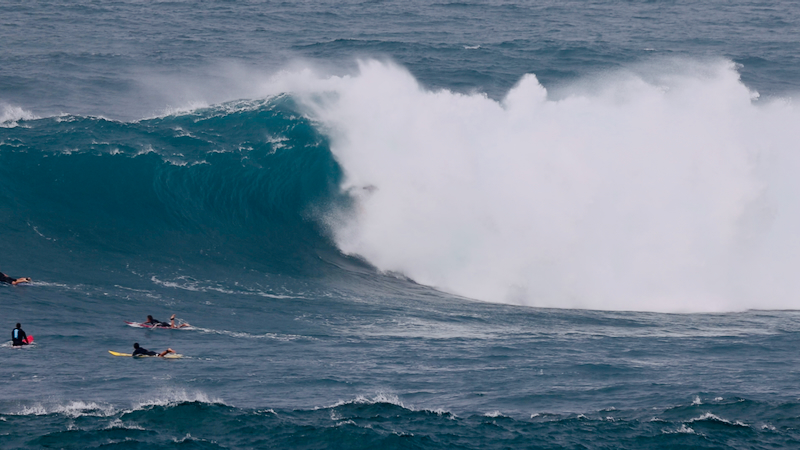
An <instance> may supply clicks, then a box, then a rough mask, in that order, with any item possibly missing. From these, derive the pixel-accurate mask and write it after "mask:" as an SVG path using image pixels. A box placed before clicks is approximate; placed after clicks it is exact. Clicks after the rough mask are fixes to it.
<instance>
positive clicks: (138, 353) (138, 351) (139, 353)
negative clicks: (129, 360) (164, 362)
mask: <svg viewBox="0 0 800 450" xmlns="http://www.w3.org/2000/svg"><path fill="white" fill-rule="evenodd" d="M157 354H158V353H156V352H151V351H150V350H148V349H146V348H142V347H139V348H135V349H133V353H132V354H131V356H156V355H157Z"/></svg>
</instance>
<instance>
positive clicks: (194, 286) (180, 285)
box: [150, 276, 304, 299]
mask: <svg viewBox="0 0 800 450" xmlns="http://www.w3.org/2000/svg"><path fill="white" fill-rule="evenodd" d="M150 280H151V281H152V282H153V283H155V284H157V285H159V286H164V287H169V288H175V289H183V290H186V291H193V292H209V291H213V292H219V293H222V294H235V295H255V296H258V297H268V298H276V299H290V298H304V297H302V296H297V295H280V294H271V293H268V292H263V291H260V290H255V289H244V288H243V289H241V290H233V289H229V288H225V287H220V286H216V285H214V284H213V283H214V282H213V281H205V282H201V281H198V280H193V279H190V278H188V277H178V278H177V280H176V281H163V280H160V279H158V277H156V276H152V277H150Z"/></svg>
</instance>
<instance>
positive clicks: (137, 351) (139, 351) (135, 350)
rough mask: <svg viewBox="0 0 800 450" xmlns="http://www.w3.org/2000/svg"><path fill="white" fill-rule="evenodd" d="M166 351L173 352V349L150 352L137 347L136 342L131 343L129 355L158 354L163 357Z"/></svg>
mask: <svg viewBox="0 0 800 450" xmlns="http://www.w3.org/2000/svg"><path fill="white" fill-rule="evenodd" d="M167 353H175V350H173V349H171V348H168V349H166V350H164V351H163V352H161V353H156V352H151V351H150V350H148V349H146V348H143V347H139V343H138V342H136V343H135V344H133V353H131V356H159V357H161V358H163V357H164V355H166V354H167Z"/></svg>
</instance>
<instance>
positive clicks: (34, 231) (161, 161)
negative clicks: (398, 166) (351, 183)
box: [0, 96, 344, 275]
mask: <svg viewBox="0 0 800 450" xmlns="http://www.w3.org/2000/svg"><path fill="white" fill-rule="evenodd" d="M340 179H341V170H340V169H339V166H338V165H337V164H336V163H335V161H334V160H333V157H332V155H331V154H330V151H329V149H328V144H327V140H326V138H325V137H324V136H322V135H321V134H320V133H319V132H318V131H317V130H316V129H315V128H314V127H313V126H312V124H311V123H310V122H309V121H308V120H307V119H305V118H303V117H301V116H299V115H297V113H296V107H295V106H294V103H293V101H292V100H291V99H290V98H289V97H285V96H279V97H276V98H273V99H271V100H269V101H249V102H236V103H228V104H224V105H222V106H218V107H212V108H206V109H200V110H196V111H194V112H189V113H183V114H177V115H168V116H165V117H158V118H153V119H147V120H141V121H137V122H117V121H112V120H106V119H103V118H95V117H78V116H60V117H53V118H46V119H39V120H28V121H24V122H23V125H19V126H15V127H10V128H4V129H2V132H1V133H0V180H2V182H1V183H0V216H2V217H3V218H4V220H3V221H4V223H5V224H6V226H8V227H9V229H10V231H9V233H10V235H11V236H14V238H13V239H14V240H15V241H16V242H17V244H21V245H23V246H24V247H26V254H22V253H23V252H20V255H18V256H19V258H20V260H21V263H22V264H23V265H24V264H25V263H26V262H28V263H30V264H33V261H43V260H49V261H53V262H54V263H53V264H52V265H53V266H55V267H58V266H61V267H66V268H69V269H67V270H72V271H76V265H77V266H78V267H80V269H81V270H79V271H78V272H80V273H87V272H91V271H93V270H97V269H98V266H103V267H106V266H108V265H110V266H111V267H114V268H117V267H118V266H125V265H129V264H132V263H133V264H135V263H136V262H137V261H138V262H146V263H148V264H153V262H159V261H161V262H164V263H165V264H171V265H173V266H174V265H175V264H180V265H181V266H184V267H201V266H205V265H208V264H212V265H216V266H217V267H228V268H230V267H231V266H234V267H237V266H239V269H241V267H242V266H246V267H248V268H257V269H259V270H262V271H267V272H279V273H288V274H299V275H302V274H306V273H308V272H309V271H311V268H310V267H309V264H312V265H313V264H314V261H317V260H318V259H319V254H320V253H323V254H324V253H326V252H328V253H330V252H333V253H336V250H335V248H334V247H333V244H332V242H331V240H330V239H329V238H327V237H326V236H325V234H324V231H323V229H322V228H321V226H320V225H319V221H317V220H315V216H318V215H319V211H323V210H325V209H326V208H330V207H332V205H334V204H336V203H337V202H339V201H342V200H344V197H342V196H341V195H339V194H338V185H339V183H340ZM17 248H18V247H17ZM98 263H99V264H98ZM140 265H141V264H140ZM56 270H57V269H56Z"/></svg>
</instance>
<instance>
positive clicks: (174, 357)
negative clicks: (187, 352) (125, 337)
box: [108, 350, 183, 359]
mask: <svg viewBox="0 0 800 450" xmlns="http://www.w3.org/2000/svg"><path fill="white" fill-rule="evenodd" d="M108 353H111V354H112V355H113V356H127V357H128V358H130V357H131V356H132V354H131V353H120V352H115V351H113V350H109V351H108ZM136 357H137V358H157V357H158V356H156V355H137V356H136ZM162 358H166V359H178V358H183V355H179V354H178V353H167V354H166V355H164V356H162Z"/></svg>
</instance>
